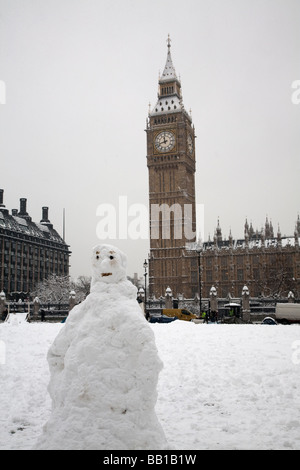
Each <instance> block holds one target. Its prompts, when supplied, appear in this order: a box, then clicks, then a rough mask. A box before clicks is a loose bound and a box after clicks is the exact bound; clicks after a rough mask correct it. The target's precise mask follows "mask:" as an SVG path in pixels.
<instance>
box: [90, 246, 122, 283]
mask: <svg viewBox="0 0 300 470" xmlns="http://www.w3.org/2000/svg"><path fill="white" fill-rule="evenodd" d="M126 265H127V259H126V256H125V254H124V253H122V251H120V250H119V249H118V248H116V247H114V246H112V245H97V246H95V247H94V248H93V254H92V274H93V279H92V280H93V282H106V283H116V282H120V281H123V280H124V279H126Z"/></svg>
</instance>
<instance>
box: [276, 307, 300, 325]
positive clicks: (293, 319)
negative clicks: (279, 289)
mask: <svg viewBox="0 0 300 470" xmlns="http://www.w3.org/2000/svg"><path fill="white" fill-rule="evenodd" d="M275 318H276V320H277V322H278V323H283V324H285V325H288V324H289V323H300V304H294V303H286V304H283V303H278V304H276V311H275Z"/></svg>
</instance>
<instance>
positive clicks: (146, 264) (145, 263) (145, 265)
mask: <svg viewBox="0 0 300 470" xmlns="http://www.w3.org/2000/svg"><path fill="white" fill-rule="evenodd" d="M143 266H144V269H145V274H144V276H145V289H144V290H145V313H147V268H148V263H147V260H146V259H145V262H144V264H143Z"/></svg>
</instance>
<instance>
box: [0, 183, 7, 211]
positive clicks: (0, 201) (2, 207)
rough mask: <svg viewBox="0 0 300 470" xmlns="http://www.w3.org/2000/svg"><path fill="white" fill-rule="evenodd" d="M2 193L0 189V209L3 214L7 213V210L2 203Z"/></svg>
mask: <svg viewBox="0 0 300 470" xmlns="http://www.w3.org/2000/svg"><path fill="white" fill-rule="evenodd" d="M3 193H4V189H0V211H1V212H2V213H3V214H8V210H7V209H5V205H4V204H3Z"/></svg>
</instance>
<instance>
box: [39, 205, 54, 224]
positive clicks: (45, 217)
mask: <svg viewBox="0 0 300 470" xmlns="http://www.w3.org/2000/svg"><path fill="white" fill-rule="evenodd" d="M48 211H49V207H42V220H41V221H40V224H43V225H47V226H48V227H49V228H53V225H52V224H51V222H50V220H49V218H48Z"/></svg>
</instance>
